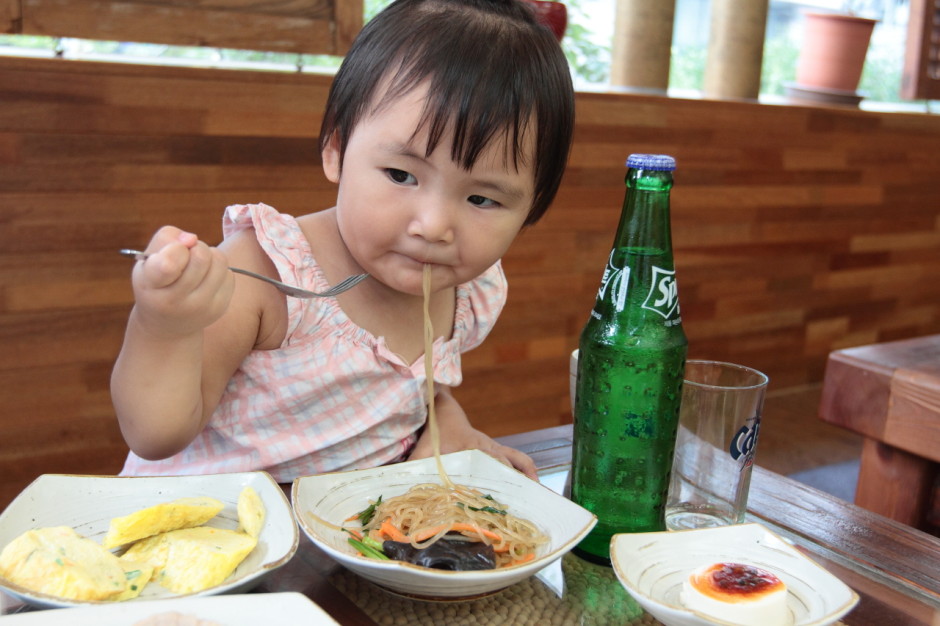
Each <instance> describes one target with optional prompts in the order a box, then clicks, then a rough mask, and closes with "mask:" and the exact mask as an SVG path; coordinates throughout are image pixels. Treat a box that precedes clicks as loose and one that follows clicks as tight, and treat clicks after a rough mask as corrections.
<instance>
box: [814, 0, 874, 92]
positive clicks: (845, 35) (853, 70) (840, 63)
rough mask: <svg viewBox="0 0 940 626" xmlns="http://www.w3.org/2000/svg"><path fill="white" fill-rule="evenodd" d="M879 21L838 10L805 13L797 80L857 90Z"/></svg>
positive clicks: (822, 85) (817, 85) (840, 88)
mask: <svg viewBox="0 0 940 626" xmlns="http://www.w3.org/2000/svg"><path fill="white" fill-rule="evenodd" d="M876 22H877V20H873V19H868V18H864V17H857V16H854V15H843V14H839V13H806V21H805V28H806V30H805V32H804V40H803V47H802V49H801V50H800V58H799V62H798V63H797V68H796V82H797V84H798V85H800V86H803V87H817V88H822V89H835V90H839V91H845V92H855V90H857V89H858V83H859V80H861V78H862V68H863V66H864V65H865V55H866V54H867V53H868V44H869V42H870V41H871V34H872V31H873V29H874V28H875V23H876Z"/></svg>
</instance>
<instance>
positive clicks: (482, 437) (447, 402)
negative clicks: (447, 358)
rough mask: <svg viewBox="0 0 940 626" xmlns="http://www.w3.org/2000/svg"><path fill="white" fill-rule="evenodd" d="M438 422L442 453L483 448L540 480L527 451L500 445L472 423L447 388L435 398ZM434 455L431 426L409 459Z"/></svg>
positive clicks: (420, 438) (498, 458) (530, 476)
mask: <svg viewBox="0 0 940 626" xmlns="http://www.w3.org/2000/svg"><path fill="white" fill-rule="evenodd" d="M435 412H436V414H437V425H438V428H439V429H440V435H441V454H447V453H449V452H459V451H461V450H480V451H482V452H485V453H487V454H489V455H490V456H492V457H493V458H495V459H496V460H498V461H501V462H503V463H505V464H506V465H509V466H510V467H514V468H516V469H517V470H519V471H520V472H522V473H523V474H525V475H526V476H528V477H529V478H531V479H533V480H538V474H537V473H536V468H535V462H534V461H532V459H531V458H529V456H528V455H527V454H525V453H524V452H520V451H519V450H516V449H515V448H510V447H509V446H504V445H502V444H499V443H497V442H495V441H493V439H492V438H491V437H489V436H488V435H486V434H484V433H482V432H480V431H479V430H477V429H476V428H474V427H473V426H472V425H471V424H470V420H469V419H468V418H467V414H466V413H464V410H463V409H462V408H461V407H460V405H459V404H458V403H457V400H456V399H455V398H454V397H453V396H452V395H451V394H450V390H448V389H443V390H441V391H440V392H439V393H438V394H437V396H436V397H435ZM433 455H434V447H433V442H432V441H431V429H430V428H425V429H424V431H423V432H422V433H421V437H419V438H418V442H417V443H416V444H415V447H414V450H412V452H411V456H409V457H408V459H409V460H413V459H423V458H426V457H430V456H433Z"/></svg>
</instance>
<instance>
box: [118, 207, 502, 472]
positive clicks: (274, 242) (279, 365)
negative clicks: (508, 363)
mask: <svg viewBox="0 0 940 626" xmlns="http://www.w3.org/2000/svg"><path fill="white" fill-rule="evenodd" d="M246 228H254V230H255V233H256V235H257V237H258V241H259V242H260V243H261V247H262V248H263V249H264V251H265V252H266V253H267V254H268V256H270V257H271V259H272V260H273V261H274V264H275V266H276V267H277V270H278V272H279V274H280V278H281V280H283V281H285V282H287V283H291V284H296V285H300V286H302V287H304V288H306V289H313V290H317V291H322V290H324V289H326V288H327V287H328V286H329V285H328V284H327V282H326V279H325V278H324V276H323V273H322V271H321V269H320V266H319V265H317V263H316V261H315V260H314V258H313V254H312V252H311V250H310V245H309V242H308V241H307V240H306V238H305V237H304V236H303V233H302V232H301V230H300V227H299V226H298V224H297V222H296V220H295V219H294V218H293V217H291V216H290V215H285V214H281V213H278V212H277V211H276V210H274V209H273V208H271V207H269V206H266V205H263V204H257V205H235V206H231V207H228V209H226V212H225V217H224V220H223V231H224V233H225V236H226V237H228V236H229V235H231V234H233V233H235V232H237V231H239V230H242V229H246ZM506 292H507V285H506V279H505V276H504V275H503V271H502V268H501V266H500V264H499V263H497V264H495V265H494V266H493V267H491V268H490V269H488V270H487V271H486V272H484V273H483V275H481V276H480V277H478V278H477V279H475V280H473V281H471V282H469V283H466V284H464V285H460V286H459V287H458V289H457V310H456V315H455V318H454V331H453V335H452V338H451V339H450V340H448V341H443V340H442V339H440V338H439V339H438V340H437V342H436V343H435V344H434V380H435V381H436V382H438V383H440V384H443V385H448V386H457V385H459V384H460V382H461V380H462V378H463V376H462V373H461V369H460V355H461V353H462V352H466V351H467V350H470V349H472V348H474V347H476V346H478V345H479V344H480V342H482V341H483V339H484V338H485V337H486V336H487V334H489V332H490V330H491V329H492V327H493V324H495V322H496V319H497V317H498V316H499V313H500V311H501V310H502V307H503V305H504V304H505V302H506ZM287 306H288V312H287V314H288V330H287V336H286V337H285V339H284V342H283V343H282V344H281V346H280V348H278V349H276V350H256V351H254V352H252V353H251V354H249V355H248V357H247V358H246V359H245V361H244V362H243V363H242V365H241V367H240V368H239V369H238V371H237V372H236V373H235V375H234V376H233V377H232V380H231V381H229V384H228V387H227V388H226V390H225V393H224V394H223V396H222V401H221V403H220V404H219V407H218V408H217V409H216V411H215V413H214V414H213V415H212V417H211V418H210V420H209V423H208V424H207V426H206V428H205V429H204V430H203V431H202V432H201V433H200V434H199V436H197V437H196V439H195V441H193V442H192V443H191V444H190V445H189V447H187V448H186V449H185V450H183V451H182V452H180V453H179V454H176V455H174V456H172V457H170V458H168V459H163V460H161V461H147V460H144V459H142V458H140V457H138V456H137V455H135V454H134V453H133V452H132V453H130V454H129V455H128V457H127V461H126V463H125V465H124V469H123V471H122V474H123V475H130V476H149V475H179V474H214V473H220V472H242V471H253V470H266V471H268V472H270V473H271V474H272V476H274V478H275V479H276V480H277V481H278V482H290V481H292V480H293V479H294V478H296V477H297V476H303V475H309V474H317V473H321V472H330V471H341V470H347V469H354V468H364V467H374V466H378V465H382V464H384V463H389V462H392V461H395V460H399V459H401V458H402V457H403V455H404V454H405V453H406V452H407V451H408V450H409V449H410V448H411V446H412V445H413V444H414V442H415V439H416V434H415V433H416V431H417V430H418V429H419V428H420V427H421V426H422V425H423V424H424V422H425V420H426V418H427V398H426V393H427V392H426V386H425V376H424V360H423V359H418V360H417V361H416V362H415V363H412V364H408V363H404V362H403V361H402V360H401V358H400V357H398V356H397V355H395V354H394V353H392V352H391V351H390V350H389V349H388V347H387V346H386V345H385V340H384V338H382V337H375V336H373V335H372V334H371V333H369V332H368V331H367V330H365V329H363V328H360V327H359V326H356V325H355V324H353V322H352V321H351V320H350V319H349V318H348V317H346V314H345V313H343V311H342V309H340V307H339V306H338V305H337V303H336V301H335V300H333V299H331V298H322V299H321V298H314V299H310V300H298V299H295V298H288V299H287ZM415 323H418V321H416V322H415Z"/></svg>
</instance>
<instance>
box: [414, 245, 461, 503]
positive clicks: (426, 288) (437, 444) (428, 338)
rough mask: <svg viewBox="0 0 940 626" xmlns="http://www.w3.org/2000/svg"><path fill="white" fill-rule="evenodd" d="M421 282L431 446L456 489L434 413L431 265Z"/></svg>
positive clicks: (443, 474) (440, 469)
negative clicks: (445, 464)
mask: <svg viewBox="0 0 940 626" xmlns="http://www.w3.org/2000/svg"><path fill="white" fill-rule="evenodd" d="M422 278H423V280H422V281H421V291H422V293H423V294H424V377H425V379H426V381H427V386H428V429H429V430H430V433H431V446H432V448H433V450H434V460H435V461H436V462H437V472H438V473H439V474H440V475H441V480H442V481H443V482H444V484H445V485H446V486H447V487H449V488H451V489H454V483H453V482H452V481H451V480H450V476H448V475H447V472H446V471H444V464H443V463H442V462H441V433H440V430H439V429H438V427H437V413H435V411H434V354H433V351H434V325H433V324H432V323H431V265H430V264H428V263H425V264H424V275H423V276H422Z"/></svg>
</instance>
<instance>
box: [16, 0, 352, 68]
mask: <svg viewBox="0 0 940 626" xmlns="http://www.w3.org/2000/svg"><path fill="white" fill-rule="evenodd" d="M2 1H3V2H7V1H8V0H2ZM20 5H21V7H22V16H21V17H22V19H21V20H20V21H18V22H17V24H16V25H15V29H14V30H13V31H12V32H17V33H22V34H27V35H45V36H53V37H80V38H85V39H102V40H107V41H133V42H147V43H156V44H168V45H175V46H210V47H214V48H236V49H244V50H262V51H268V52H294V53H309V54H332V55H341V54H344V53H345V52H346V51H347V50H348V49H349V44H350V43H351V41H352V38H351V36H350V33H356V32H358V31H359V29H361V28H362V19H363V18H362V15H363V5H362V2H361V0H286V1H285V0H85V1H84V2H75V1H74V0H22V1H21V2H20ZM4 13H5V11H4V9H3V8H2V5H0V16H3V14H4Z"/></svg>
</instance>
